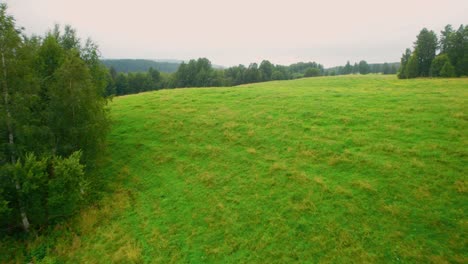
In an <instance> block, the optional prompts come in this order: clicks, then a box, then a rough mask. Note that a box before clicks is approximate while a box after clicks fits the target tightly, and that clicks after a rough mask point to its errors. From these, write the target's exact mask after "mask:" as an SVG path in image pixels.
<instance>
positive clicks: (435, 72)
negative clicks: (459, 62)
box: [430, 53, 450, 77]
mask: <svg viewBox="0 0 468 264" xmlns="http://www.w3.org/2000/svg"><path fill="white" fill-rule="evenodd" d="M447 62H448V63H449V64H450V60H449V57H448V56H447V54H445V53H443V54H439V55H437V56H436V57H435V58H434V60H433V61H432V64H431V70H430V76H433V77H442V76H441V74H440V71H441V70H442V67H444V65H445V64H446V63H447Z"/></svg>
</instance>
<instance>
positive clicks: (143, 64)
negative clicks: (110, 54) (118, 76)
mask: <svg viewBox="0 0 468 264" xmlns="http://www.w3.org/2000/svg"><path fill="white" fill-rule="evenodd" d="M101 61H102V63H104V65H106V67H108V68H110V67H113V68H114V69H115V70H116V71H117V72H146V71H148V70H149V68H153V69H156V70H158V71H160V72H166V73H173V72H176V71H177V69H178V68H179V66H180V64H181V63H182V61H173V62H168V61H154V60H142V59H103V60H101Z"/></svg>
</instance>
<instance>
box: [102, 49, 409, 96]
mask: <svg viewBox="0 0 468 264" xmlns="http://www.w3.org/2000/svg"><path fill="white" fill-rule="evenodd" d="M103 63H104V64H105V65H107V66H108V67H109V84H108V87H107V90H106V94H107V95H108V96H110V95H125V94H134V93H139V92H145V91H152V90H158V89H165V88H183V87H226V86H234V85H240V84H246V83H257V82H266V81H274V80H292V79H297V78H304V77H317V76H328V75H332V76H333V75H346V74H368V73H382V74H396V73H397V70H398V68H399V65H400V63H398V62H395V63H380V64H368V63H367V62H366V61H364V60H362V61H360V62H359V63H354V64H351V63H350V62H349V61H348V62H347V63H346V65H344V66H337V67H333V68H329V69H325V68H324V67H323V65H322V64H320V63H317V62H298V63H294V64H291V65H289V66H284V65H275V64H273V63H271V62H270V61H268V60H263V61H262V62H261V63H260V64H257V63H251V64H249V66H244V65H238V66H233V67H229V68H222V67H221V66H216V65H212V64H211V62H210V61H209V60H208V59H206V58H199V59H197V60H190V61H189V62H187V63H186V62H181V63H179V64H178V63H177V62H165V63H163V62H157V61H152V60H131V59H125V60H103ZM168 65H170V67H171V68H170V67H168ZM163 66H164V67H166V66H167V67H166V68H164V67H163Z"/></svg>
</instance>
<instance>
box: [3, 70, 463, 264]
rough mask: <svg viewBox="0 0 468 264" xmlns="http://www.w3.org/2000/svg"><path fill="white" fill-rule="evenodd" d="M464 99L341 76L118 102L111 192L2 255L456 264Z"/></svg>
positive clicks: (450, 90) (411, 84)
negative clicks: (23, 245) (33, 238)
mask: <svg viewBox="0 0 468 264" xmlns="http://www.w3.org/2000/svg"><path fill="white" fill-rule="evenodd" d="M467 96H468V79H466V78H464V79H415V80H397V79H396V78H395V77H393V76H391V77H388V76H358V77H349V76H348V77H327V78H312V79H301V80H294V81H281V82H269V83H261V84H255V85H244V86H240V87H235V88H204V89H176V90H163V91H159V92H153V93H144V94H139V95H131V96H125V97H118V98H115V99H114V102H113V104H112V117H113V119H114V126H113V130H112V132H111V135H110V136H109V153H110V155H111V157H110V158H109V161H108V164H107V165H106V167H105V168H104V169H103V174H105V175H106V176H105V177H110V179H112V180H113V183H112V184H113V186H112V188H113V189H115V191H114V192H113V193H112V194H109V195H107V196H106V197H104V199H103V200H102V201H99V202H97V204H96V205H95V206H93V207H90V208H88V209H86V210H83V212H82V213H81V215H80V216H77V217H76V218H74V219H72V220H70V221H69V222H67V223H64V224H62V225H59V226H57V227H56V228H55V229H56V230H54V231H52V232H51V234H50V235H49V236H48V237H39V238H36V239H35V240H33V241H32V242H30V243H29V244H28V246H27V247H26V248H24V249H23V251H24V253H22V254H19V253H12V252H9V253H7V254H6V255H8V256H15V255H16V258H17V260H18V261H22V260H24V259H25V256H30V258H33V259H34V256H32V257H31V255H34V254H32V253H31V252H33V253H34V252H35V251H34V250H36V251H39V253H37V252H36V253H37V254H38V255H40V256H39V257H36V259H42V260H43V262H46V263H47V262H49V263H54V262H67V263H180V262H182V263H187V262H190V263H290V262H302V263H305V262H307V263H318V262H321V263H400V262H403V263H449V262H453V263H466V262H467V261H468V256H467V254H468V253H467V252H468V248H467V238H466V235H467V228H468V219H467V208H468V199H467V190H468V186H467V178H466V175H467V169H466V164H467V161H468V159H467V149H468V137H467V121H468V109H467V98H468V97H467ZM114 179H115V180H114ZM14 244H15V243H14V242H13V241H11V240H3V241H2V245H0V248H2V250H4V251H5V248H8V247H9V245H14ZM45 244H46V245H47V246H46V247H44V246H43V245H45ZM9 248H10V249H11V250H14V249H15V250H16V249H18V248H21V246H20V245H16V248H15V247H9ZM5 252H6V251H5Z"/></svg>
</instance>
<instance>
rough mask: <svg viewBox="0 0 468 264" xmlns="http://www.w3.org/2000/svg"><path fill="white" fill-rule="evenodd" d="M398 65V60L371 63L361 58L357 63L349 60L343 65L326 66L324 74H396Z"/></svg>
mask: <svg viewBox="0 0 468 264" xmlns="http://www.w3.org/2000/svg"><path fill="white" fill-rule="evenodd" d="M399 67H400V63H399V62H392V63H388V62H385V63H372V64H369V63H367V61H365V60H361V61H360V62H359V63H357V62H356V63H354V64H351V63H350V62H349V61H348V62H346V65H344V66H337V67H333V68H328V69H327V70H326V72H325V75H330V76H334V75H348V74H369V73H381V74H396V73H397V71H398V68H399Z"/></svg>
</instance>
